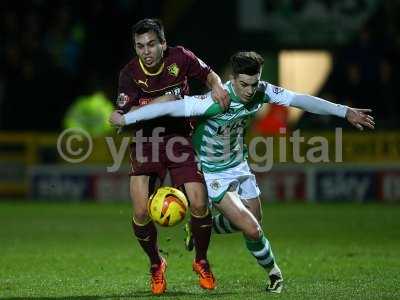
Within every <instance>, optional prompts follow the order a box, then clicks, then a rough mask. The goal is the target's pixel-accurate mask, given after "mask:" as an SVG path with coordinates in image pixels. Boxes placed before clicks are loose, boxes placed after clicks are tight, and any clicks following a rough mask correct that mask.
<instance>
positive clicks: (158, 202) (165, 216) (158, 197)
mask: <svg viewBox="0 0 400 300" xmlns="http://www.w3.org/2000/svg"><path fill="white" fill-rule="evenodd" d="M187 208H188V201H187V199H186V196H185V194H184V193H182V192H181V191H180V190H178V189H176V188H173V187H167V186H164V187H160V188H159V189H157V190H156V191H155V192H154V193H153V194H152V195H151V196H150V199H149V202H148V210H149V215H150V217H151V219H152V220H153V221H155V222H156V223H157V224H160V225H161V226H174V225H176V224H178V223H179V222H181V221H182V220H183V219H184V218H185V215H186V211H187Z"/></svg>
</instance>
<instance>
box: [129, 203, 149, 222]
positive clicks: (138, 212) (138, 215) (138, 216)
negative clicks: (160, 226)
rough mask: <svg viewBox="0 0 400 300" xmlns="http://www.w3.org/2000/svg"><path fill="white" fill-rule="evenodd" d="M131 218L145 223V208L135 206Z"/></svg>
mask: <svg viewBox="0 0 400 300" xmlns="http://www.w3.org/2000/svg"><path fill="white" fill-rule="evenodd" d="M133 218H134V219H135V222H137V223H139V224H142V223H145V222H146V221H147V220H148V219H149V214H148V211H147V207H146V208H144V207H143V208H135V210H134V212H133Z"/></svg>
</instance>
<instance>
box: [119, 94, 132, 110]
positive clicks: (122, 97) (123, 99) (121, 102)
mask: <svg viewBox="0 0 400 300" xmlns="http://www.w3.org/2000/svg"><path fill="white" fill-rule="evenodd" d="M128 101H129V96H128V95H126V94H124V93H121V94H119V95H118V98H117V105H118V107H124V106H125V105H126V104H127V103H128Z"/></svg>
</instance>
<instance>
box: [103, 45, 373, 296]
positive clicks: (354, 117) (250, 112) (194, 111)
mask: <svg viewBox="0 0 400 300" xmlns="http://www.w3.org/2000/svg"><path fill="white" fill-rule="evenodd" d="M231 65H232V70H233V76H232V79H231V80H230V81H228V82H227V83H226V84H225V89H226V90H227V91H228V93H229V97H230V100H231V104H230V107H229V109H228V110H227V111H225V112H224V111H223V110H222V109H221V107H220V106H219V105H218V104H217V103H215V102H214V101H213V99H212V97H211V94H210V93H209V94H206V95H203V96H194V97H189V96H185V98H184V99H183V100H177V101H171V102H166V103H160V104H150V105H147V106H144V107H142V108H140V109H138V110H136V111H133V112H129V113H127V114H125V115H121V114H120V113H118V112H114V113H113V114H112V115H111V117H110V122H111V123H113V124H114V125H118V126H124V125H129V124H134V123H137V122H139V121H144V120H149V119H153V118H156V117H160V116H165V115H169V116H175V117H182V116H185V117H193V116H197V117H199V122H198V124H197V126H196V129H195V132H194V135H193V144H194V146H195V149H196V152H197V155H198V159H199V161H200V166H201V170H202V171H203V173H204V178H205V181H206V185H207V191H208V195H209V198H210V199H211V201H212V203H213V205H214V206H215V207H216V208H217V209H218V210H219V211H220V212H221V213H222V214H219V215H217V216H215V217H214V221H213V222H214V230H215V231H216V232H217V233H228V232H234V231H237V230H239V231H242V232H243V234H244V237H245V241H246V246H247V248H248V249H249V251H250V252H251V254H252V255H253V256H254V257H255V258H256V260H257V262H258V264H259V265H260V266H262V267H263V268H265V269H266V270H267V271H268V276H269V279H270V284H269V285H268V286H267V290H269V291H272V292H280V291H281V289H282V282H283V277H282V273H281V271H280V269H279V267H278V265H277V263H276V261H275V258H274V255H273V252H272V249H271V246H270V243H269V241H268V239H267V238H266V237H265V235H264V233H263V231H262V229H261V226H260V224H261V217H262V212H261V202H260V198H259V195H260V191H259V189H258V186H257V183H256V180H255V177H254V175H253V174H252V172H251V171H250V168H249V166H248V163H247V150H246V147H245V145H244V144H243V136H244V134H245V129H246V127H247V124H248V122H249V121H250V120H251V119H252V118H254V116H255V113H256V112H257V111H258V110H259V109H260V108H261V106H262V105H263V104H264V103H276V104H280V105H284V106H294V107H298V108H301V109H304V110H306V111H309V112H312V113H316V114H329V115H335V116H338V117H342V118H346V119H347V120H348V121H349V122H350V123H351V124H353V125H354V126H356V127H357V128H359V129H362V128H363V126H366V127H369V128H374V121H373V118H372V117H371V116H369V115H368V114H367V113H368V112H370V110H368V109H354V108H350V107H346V106H343V105H339V104H334V103H331V102H329V101H326V100H323V99H320V98H317V97H313V96H309V95H303V94H297V93H294V92H292V91H289V90H286V89H283V88H281V87H277V86H274V85H271V84H269V83H267V82H264V81H260V76H261V71H262V65H263V59H262V57H261V56H260V55H259V54H257V53H255V52H239V53H237V54H235V55H234V56H233V57H232V58H231Z"/></svg>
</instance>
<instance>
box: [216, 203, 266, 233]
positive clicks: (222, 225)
mask: <svg viewBox="0 0 400 300" xmlns="http://www.w3.org/2000/svg"><path fill="white" fill-rule="evenodd" d="M241 200H242V202H243V205H244V206H245V207H246V208H247V209H248V210H249V211H250V212H251V213H252V215H253V216H254V217H255V218H256V219H257V221H258V223H259V224H261V222H262V208H261V203H260V199H259V198H258V197H257V198H252V199H241ZM213 231H214V233H216V234H228V233H235V232H239V231H240V230H239V229H238V228H236V226H235V225H234V224H232V223H231V222H230V221H229V220H228V219H227V218H226V217H225V216H224V215H223V214H221V213H217V214H215V215H213Z"/></svg>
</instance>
